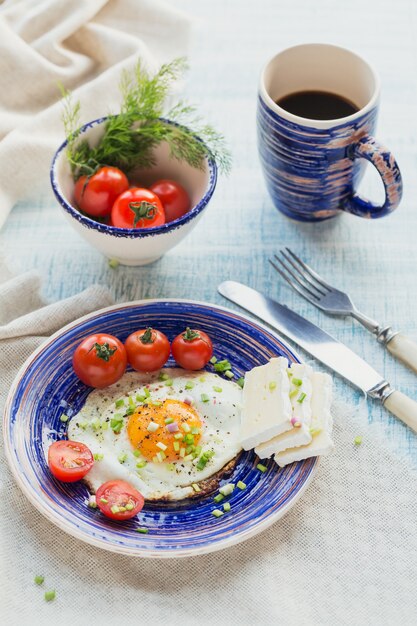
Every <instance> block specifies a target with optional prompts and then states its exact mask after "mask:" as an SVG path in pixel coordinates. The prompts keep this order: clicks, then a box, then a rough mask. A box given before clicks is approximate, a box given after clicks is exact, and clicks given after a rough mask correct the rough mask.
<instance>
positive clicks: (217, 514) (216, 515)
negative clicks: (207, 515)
mask: <svg viewBox="0 0 417 626" xmlns="http://www.w3.org/2000/svg"><path fill="white" fill-rule="evenodd" d="M211 514H212V515H214V517H221V516H222V515H224V513H223V511H220V509H214V511H212V512H211Z"/></svg>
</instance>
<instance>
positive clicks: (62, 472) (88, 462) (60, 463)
mask: <svg viewBox="0 0 417 626" xmlns="http://www.w3.org/2000/svg"><path fill="white" fill-rule="evenodd" d="M93 463H94V459H93V455H92V454H91V451H90V449H89V448H87V446H86V445H84V444H83V443H80V442H78V441H68V440H67V439H61V440H60V441H54V443H53V444H52V445H51V446H50V448H49V450H48V465H49V469H50V470H51V472H52V474H53V475H54V476H55V478H57V479H58V480H62V482H64V483H74V482H75V481H77V480H81V478H84V476H85V475H86V474H87V473H88V472H89V471H90V469H91V468H92V466H93Z"/></svg>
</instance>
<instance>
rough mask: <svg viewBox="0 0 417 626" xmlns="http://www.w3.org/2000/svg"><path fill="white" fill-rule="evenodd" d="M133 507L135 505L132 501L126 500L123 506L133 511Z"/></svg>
mask: <svg viewBox="0 0 417 626" xmlns="http://www.w3.org/2000/svg"><path fill="white" fill-rule="evenodd" d="M134 508H135V505H134V504H133V502H128V503H127V504H126V506H125V509H126V511H133V509H134Z"/></svg>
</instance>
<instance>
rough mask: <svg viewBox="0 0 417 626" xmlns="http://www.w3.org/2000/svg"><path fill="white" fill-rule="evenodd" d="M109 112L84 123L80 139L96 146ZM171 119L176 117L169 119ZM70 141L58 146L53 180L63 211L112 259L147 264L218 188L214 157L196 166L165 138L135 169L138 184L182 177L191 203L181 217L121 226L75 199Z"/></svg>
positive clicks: (189, 225) (178, 237) (178, 236)
mask: <svg viewBox="0 0 417 626" xmlns="http://www.w3.org/2000/svg"><path fill="white" fill-rule="evenodd" d="M106 120H107V117H103V118H101V119H98V120H94V121H92V122H89V123H88V124H85V126H83V127H82V129H81V132H80V135H79V141H82V140H83V139H87V140H88V142H89V144H90V146H92V147H94V146H95V145H97V143H98V142H99V140H100V138H101V136H102V135H103V131H104V124H105V122H106ZM164 121H165V122H167V123H169V124H173V125H176V124H175V123H174V122H170V121H169V120H164ZM66 148H67V142H66V141H64V143H63V144H62V145H61V146H60V147H59V148H58V150H57V151H56V153H55V156H54V158H53V161H52V165H51V172H50V178H51V185H52V189H53V192H54V194H55V197H56V198H57V200H58V202H59V204H60V206H61V207H62V209H63V212H64V215H65V217H66V218H67V220H68V221H69V223H70V224H71V226H72V227H73V228H74V229H75V230H76V231H77V233H78V234H79V235H81V237H83V239H85V240H86V241H87V242H88V243H89V244H90V245H92V246H93V247H94V248H96V250H98V251H99V252H101V253H102V254H104V255H105V256H106V257H107V258H109V259H114V260H116V261H118V262H119V263H121V264H122V265H147V264H148V263H153V262H154V261H156V260H157V259H159V258H160V257H161V256H162V255H163V254H165V253H166V252H167V251H168V250H170V249H171V248H173V247H174V246H176V245H177V244H178V243H180V241H182V240H183V239H184V237H186V235H187V234H188V233H189V232H190V231H191V230H192V229H193V228H194V226H195V225H196V224H197V223H198V221H199V220H200V219H201V217H202V215H203V212H204V210H205V209H206V207H207V205H208V203H209V201H210V198H211V197H212V195H213V192H214V190H215V188H216V182H217V167H216V163H215V161H214V160H213V159H207V158H206V159H205V161H204V164H203V168H202V169H196V168H194V167H191V166H190V165H188V163H186V162H185V161H178V160H176V159H173V158H171V157H170V153H169V147H168V144H167V143H166V142H163V143H161V144H159V146H157V147H156V148H155V149H154V153H153V154H154V157H155V161H156V165H155V167H152V169H149V170H141V171H135V172H134V180H135V181H137V184H138V185H139V186H143V187H147V186H149V185H151V184H152V183H153V182H156V181H157V180H159V179H162V178H168V179H172V180H175V181H176V182H178V183H180V184H181V185H182V186H183V187H184V188H185V189H186V191H187V192H188V195H189V197H190V202H191V209H190V211H188V213H186V214H185V215H183V216H182V217H180V218H178V219H176V220H174V221H172V222H169V223H167V224H163V225H162V226H154V227H153V228H133V229H127V228H116V227H114V226H108V225H106V224H100V223H99V222H96V221H94V220H93V219H91V218H89V217H87V216H86V215H84V214H83V213H81V212H80V211H79V210H78V209H77V207H76V205H75V203H74V180H73V177H72V174H71V168H70V165H69V163H68V159H67V157H66Z"/></svg>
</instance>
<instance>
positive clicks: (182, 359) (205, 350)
mask: <svg viewBox="0 0 417 626" xmlns="http://www.w3.org/2000/svg"><path fill="white" fill-rule="evenodd" d="M171 350H172V355H173V357H174V359H175V360H176V362H177V363H178V365H181V367H183V368H184V369H187V370H201V369H202V368H203V367H204V366H205V365H206V363H208V362H209V360H210V359H211V357H212V355H213V344H212V343H211V339H210V337H209V336H208V335H206V333H204V332H203V331H202V330H192V329H191V328H187V329H186V330H185V331H184V332H183V333H181V334H180V335H177V336H176V337H175V339H174V341H173V342H172V346H171Z"/></svg>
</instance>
